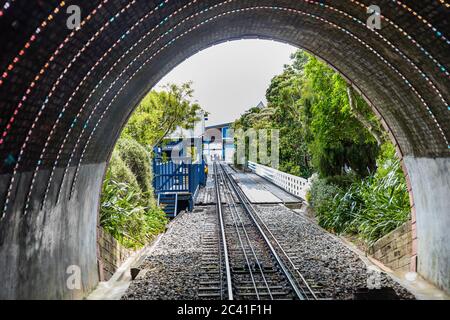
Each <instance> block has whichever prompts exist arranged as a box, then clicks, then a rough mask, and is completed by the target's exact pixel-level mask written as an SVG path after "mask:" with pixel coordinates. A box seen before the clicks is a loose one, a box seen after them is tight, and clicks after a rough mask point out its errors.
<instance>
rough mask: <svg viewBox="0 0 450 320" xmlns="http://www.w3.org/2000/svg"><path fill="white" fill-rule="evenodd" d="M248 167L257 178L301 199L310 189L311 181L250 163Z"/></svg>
mask: <svg viewBox="0 0 450 320" xmlns="http://www.w3.org/2000/svg"><path fill="white" fill-rule="evenodd" d="M248 167H249V168H250V169H251V170H252V171H253V172H254V173H256V174H257V175H258V176H261V177H263V178H265V179H267V180H269V181H270V182H272V183H274V184H275V185H277V186H279V187H280V188H282V189H284V190H286V191H287V192H289V193H291V194H293V195H295V196H298V197H300V198H302V199H305V198H306V192H307V191H308V190H309V188H310V187H311V181H310V180H308V179H304V178H301V177H297V176H294V175H292V174H288V173H284V172H281V171H279V170H276V169H273V168H270V167H267V166H263V165H261V164H257V163H255V162H252V161H249V162H248Z"/></svg>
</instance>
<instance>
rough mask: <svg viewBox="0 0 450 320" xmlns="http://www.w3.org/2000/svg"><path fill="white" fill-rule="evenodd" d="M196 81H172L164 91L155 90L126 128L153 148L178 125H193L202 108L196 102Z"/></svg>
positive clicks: (132, 135)
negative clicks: (177, 83) (193, 99)
mask: <svg viewBox="0 0 450 320" xmlns="http://www.w3.org/2000/svg"><path fill="white" fill-rule="evenodd" d="M192 96H193V89H192V83H191V82H187V83H184V84H182V85H180V86H178V85H176V84H168V85H167V86H166V87H165V88H164V90H163V91H151V92H150V93H149V94H148V95H147V96H146V97H145V98H144V99H143V100H142V102H141V103H140V104H139V106H138V107H137V109H136V110H135V112H134V114H133V116H132V117H131V118H130V120H129V121H128V124H127V126H126V127H125V129H124V130H123V133H122V136H123V137H126V138H132V139H134V140H136V141H137V142H139V143H140V144H141V145H143V146H146V147H147V148H149V149H150V150H151V149H152V148H153V147H154V146H155V145H158V144H159V143H160V142H161V141H162V140H163V139H164V138H165V137H166V136H167V135H168V134H170V133H172V132H173V131H174V130H175V129H176V128H177V127H181V128H184V129H190V128H193V126H194V124H195V122H197V121H199V120H200V118H199V116H198V114H199V112H200V111H201V108H200V106H199V104H198V103H195V102H192Z"/></svg>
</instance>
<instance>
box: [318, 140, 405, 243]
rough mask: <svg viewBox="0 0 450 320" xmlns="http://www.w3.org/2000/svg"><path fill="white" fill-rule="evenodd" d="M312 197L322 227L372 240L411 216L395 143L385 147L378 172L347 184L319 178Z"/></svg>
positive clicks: (370, 241)
mask: <svg viewBox="0 0 450 320" xmlns="http://www.w3.org/2000/svg"><path fill="white" fill-rule="evenodd" d="M343 180H346V179H343ZM344 185H345V184H344ZM310 198H311V201H310V202H311V206H312V207H313V208H314V211H315V214H316V217H317V220H318V223H319V224H320V225H321V226H322V227H324V228H326V229H329V230H332V231H334V232H336V233H338V234H342V233H345V234H352V235H358V236H359V237H360V238H362V239H364V240H365V241H366V242H368V243H369V244H370V243H372V242H374V241H376V240H378V239H379V238H381V237H382V236H384V235H386V234H387V233H389V232H390V231H392V230H394V229H396V228H397V227H399V226H400V225H402V224H403V223H404V222H406V221H407V220H408V219H409V216H410V205H409V196H408V191H407V186H406V180H405V177H404V175H403V172H402V170H401V166H400V162H399V160H398V159H397V158H396V157H395V152H394V149H393V147H392V146H391V145H388V146H385V147H383V151H382V154H381V156H380V158H379V159H378V168H377V170H376V172H375V173H374V174H372V175H370V176H368V177H366V178H364V179H362V180H359V179H355V181H354V182H353V183H351V184H350V185H349V186H347V187H342V186H338V185H336V184H333V183H330V182H329V180H327V179H316V180H314V181H313V185H312V188H311V191H310Z"/></svg>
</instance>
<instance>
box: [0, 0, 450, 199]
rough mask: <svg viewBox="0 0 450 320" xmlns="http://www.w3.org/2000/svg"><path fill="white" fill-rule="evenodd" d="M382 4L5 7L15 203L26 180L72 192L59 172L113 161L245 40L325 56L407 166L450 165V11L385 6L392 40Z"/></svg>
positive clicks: (2, 96) (6, 150)
mask: <svg viewBox="0 0 450 320" xmlns="http://www.w3.org/2000/svg"><path fill="white" fill-rule="evenodd" d="M371 2H373V1H362V0H361V1H353V0H349V1H347V0H343V1H306V0H304V1H303V0H296V1H265V0H255V1H246V0H228V1H219V0H214V1H209V0H205V1H195V0H193V1H180V0H177V1H171V0H166V1H144V0H142V1H141V0H134V1H125V0H121V1H119V0H103V1H28V0H16V1H13V0H9V1H6V2H5V1H2V2H1V5H2V7H1V8H2V9H1V11H0V30H1V37H0V42H1V48H2V50H1V58H0V69H1V70H0V76H1V77H0V103H1V107H0V114H1V119H0V134H1V136H0V155H1V159H0V160H1V174H3V175H5V176H8V177H9V180H5V181H9V182H4V183H2V184H1V186H0V188H1V190H0V191H1V192H2V198H3V203H6V206H7V204H8V199H9V196H10V193H11V190H12V185H13V184H14V181H15V180H14V179H15V178H16V176H17V175H18V174H19V173H24V172H30V173H33V174H36V172H39V171H44V170H46V171H47V172H48V179H47V183H46V184H47V185H46V186H40V187H39V188H38V187H36V186H34V185H33V184H34V180H33V179H31V182H30V188H29V191H28V192H29V193H30V194H31V193H33V192H34V191H35V190H36V192H37V190H38V191H39V192H40V195H41V197H46V196H47V193H48V190H49V188H50V186H51V185H52V184H57V183H61V179H54V177H53V172H54V171H55V169H56V168H69V167H76V168H79V167H80V165H81V164H89V163H101V162H105V161H106V160H107V158H108V155H109V153H110V151H111V148H112V146H113V144H114V142H115V140H116V138H117V136H118V134H119V132H120V129H121V128H122V127H123V125H124V123H125V122H126V119H127V118H128V116H129V115H130V113H131V112H132V110H133V108H134V107H135V106H136V104H137V103H138V102H139V100H140V99H141V98H142V97H143V96H144V94H145V93H146V92H148V91H149V90H150V89H151V87H152V86H153V85H154V84H155V83H157V81H158V80H159V79H161V78H162V77H163V76H164V75H165V74H167V73H168V72H169V71H170V70H171V69H172V68H174V67H175V66H176V65H177V64H179V63H180V62H182V61H183V60H184V59H186V58H188V57H189V56H191V55H193V54H195V53H196V52H198V51H199V50H202V49H204V48H206V47H209V46H211V45H214V44H216V43H220V42H223V41H227V40H233V39H241V38H264V39H273V40H278V41H283V42H288V43H290V44H292V45H296V46H298V47H301V48H304V49H306V50H308V51H310V52H311V53H313V54H315V55H317V56H318V57H320V58H322V59H323V60H325V61H327V62H328V63H329V64H330V65H332V66H333V67H334V68H335V69H336V70H338V71H339V72H340V73H341V74H342V75H344V76H345V77H346V79H347V80H348V81H350V82H351V83H352V84H353V85H354V86H355V88H357V89H358V90H360V91H361V92H362V93H363V95H364V96H365V98H366V99H367V100H368V101H369V102H370V103H371V105H372V107H373V108H374V109H375V110H376V111H378V112H379V115H380V116H381V118H382V120H383V121H384V122H385V125H386V127H387V128H388V129H389V131H390V132H391V134H392V135H393V137H394V138H395V140H396V142H397V143H398V145H399V147H400V149H401V151H402V154H403V155H413V156H426V157H448V156H449V155H450V143H449V140H450V106H449V104H448V101H449V98H450V97H449V71H448V66H449V57H450V55H449V54H448V52H449V44H450V43H449V40H448V37H449V36H450V35H449V34H448V31H449V25H448V17H449V15H448V13H449V5H448V4H447V3H446V2H445V1H437V0H436V1H376V2H377V4H378V5H379V6H380V8H381V14H382V20H381V23H382V29H381V30H379V31H377V30H375V31H372V30H370V29H368V28H367V27H366V20H367V17H368V14H367V13H366V9H367V6H368V5H370V4H372V3H371ZM72 4H76V5H79V6H80V8H81V13H82V16H81V17H82V24H81V28H80V29H78V30H73V31H71V30H69V29H68V28H67V27H66V20H67V18H68V16H69V15H68V14H67V12H66V10H67V7H68V6H70V5H72ZM217 63H220V61H217ZM214 77H215V75H213V74H212V75H211V81H214ZM237 79H238V75H237ZM224 90H226V88H224ZM76 179H77V176H76V174H75V177H74V180H73V181H72V184H75V183H76ZM6 206H5V207H6Z"/></svg>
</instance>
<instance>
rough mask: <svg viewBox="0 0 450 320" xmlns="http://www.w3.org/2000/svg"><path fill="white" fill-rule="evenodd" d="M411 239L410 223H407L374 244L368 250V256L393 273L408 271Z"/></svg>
mask: <svg viewBox="0 0 450 320" xmlns="http://www.w3.org/2000/svg"><path fill="white" fill-rule="evenodd" d="M412 239H413V238H412V229H411V221H407V222H405V223H404V224H403V225H402V226H400V227H399V228H397V229H395V230H393V231H392V232H390V233H389V234H387V235H385V236H384V237H383V238H381V239H379V240H378V241H377V242H375V243H374V244H373V245H372V246H371V247H370V248H369V254H370V255H371V256H373V257H374V258H375V259H377V260H378V261H380V262H382V263H383V264H384V265H385V266H387V267H389V268H391V269H392V270H394V271H397V270H402V271H409V269H410V265H411V256H412Z"/></svg>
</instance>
